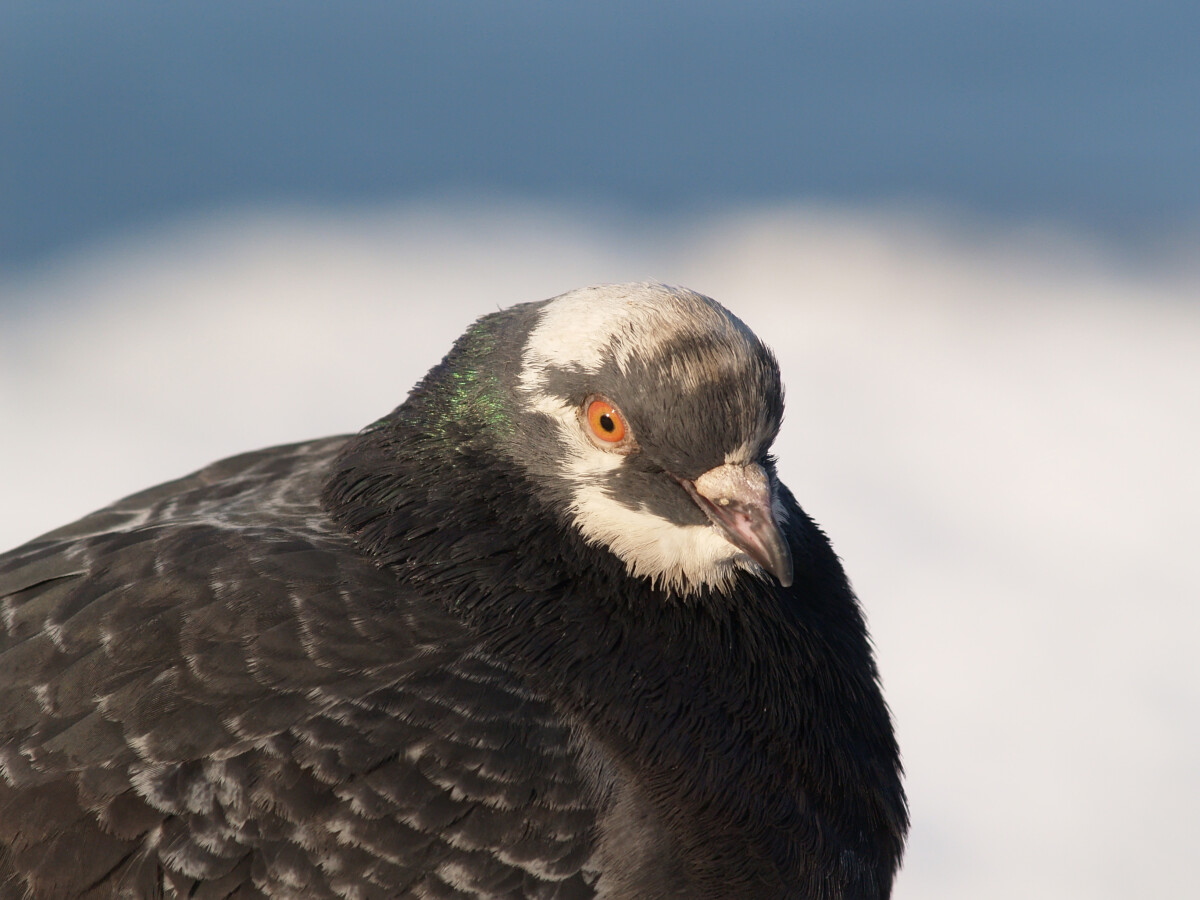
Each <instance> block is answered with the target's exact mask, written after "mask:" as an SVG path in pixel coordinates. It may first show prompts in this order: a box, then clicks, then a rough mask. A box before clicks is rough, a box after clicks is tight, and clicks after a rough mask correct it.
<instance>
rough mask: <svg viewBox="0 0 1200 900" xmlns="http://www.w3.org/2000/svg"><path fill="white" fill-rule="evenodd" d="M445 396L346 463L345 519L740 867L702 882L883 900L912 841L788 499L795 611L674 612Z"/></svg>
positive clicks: (846, 603)
mask: <svg viewBox="0 0 1200 900" xmlns="http://www.w3.org/2000/svg"><path fill="white" fill-rule="evenodd" d="M446 378H447V372H446V371H442V372H439V371H438V370H435V371H434V372H433V373H431V375H430V378H429V379H427V380H426V382H424V383H423V384H422V385H421V386H420V387H419V388H418V389H417V391H415V392H414V394H413V396H412V397H411V398H410V400H409V401H408V402H407V403H406V404H405V405H404V406H402V407H401V408H400V409H399V410H397V411H396V412H395V413H393V414H392V415H391V416H389V417H388V418H387V419H385V420H383V421H381V422H380V423H377V425H375V426H373V427H372V428H371V429H368V430H367V431H366V432H364V433H362V434H360V435H358V436H356V437H355V438H353V439H351V441H350V442H349V443H348V444H347V445H346V448H345V449H344V450H343V452H342V454H341V456H340V457H339V459H338V461H337V463H336V465H335V471H334V472H333V474H332V476H331V478H330V480H329V482H328V484H327V488H326V494H325V500H326V505H327V507H328V509H329V510H330V512H331V514H332V515H333V517H334V519H335V520H336V521H337V522H338V523H339V524H340V525H341V526H342V527H343V528H345V529H346V530H347V531H348V532H349V533H351V534H352V535H354V536H355V538H356V539H357V541H358V543H359V545H360V546H361V547H362V548H363V550H364V551H365V552H367V553H368V554H370V555H371V556H373V557H374V558H375V559H376V560H377V561H378V562H380V563H381V564H383V565H387V566H390V567H392V568H394V569H395V570H396V571H397V573H398V574H399V575H400V576H401V578H402V579H403V580H404V581H405V583H406V584H408V585H411V586H412V587H414V588H417V589H419V590H423V591H424V592H427V593H428V595H429V596H430V597H431V598H436V600H437V601H438V602H442V603H446V604H448V605H449V606H450V607H451V608H453V609H454V610H456V611H457V612H458V613H459V614H460V615H461V616H462V617H463V618H464V619H465V620H466V621H467V622H468V623H469V624H471V625H472V626H473V627H474V628H475V629H477V631H478V633H479V634H480V636H481V639H482V640H483V641H484V643H485V645H486V646H487V647H488V648H489V650H490V651H491V652H493V653H495V654H497V655H498V656H500V657H502V658H504V659H506V660H507V661H508V662H509V664H510V665H512V666H513V668H514V669H515V670H516V671H517V672H519V673H520V674H521V676H522V677H524V678H526V679H527V680H528V681H529V682H530V684H531V685H532V686H534V687H535V688H536V689H538V690H539V691H541V692H542V693H544V694H545V695H546V696H548V697H551V698H553V699H555V700H556V701H557V702H558V703H560V704H561V705H562V706H563V707H564V708H565V709H566V710H568V711H569V712H570V713H571V714H573V715H575V716H577V717H578V718H579V719H580V720H581V721H583V722H585V723H587V724H588V726H589V727H590V728H591V729H592V731H593V733H594V734H595V735H597V736H599V737H601V738H602V739H603V740H605V741H606V742H607V743H608V745H609V750H610V751H611V752H612V753H614V754H615V755H616V756H617V757H618V758H619V759H623V760H626V761H628V762H629V763H630V764H631V768H632V769H633V770H634V771H640V772H649V773H651V777H650V778H649V779H648V783H649V784H651V785H652V791H653V794H654V796H655V798H656V799H658V800H660V801H662V803H663V807H664V808H669V809H674V810H677V811H678V822H676V823H674V824H675V825H676V826H678V828H679V837H680V840H681V841H682V842H683V844H684V845H685V847H686V845H687V844H688V843H689V841H694V842H695V843H696V845H697V847H698V846H699V845H700V843H701V842H702V841H703V842H706V846H707V847H709V848H710V847H711V841H712V840H713V839H714V838H719V839H720V840H722V841H724V842H725V845H727V846H728V847H729V848H730V852H731V854H733V857H736V859H734V858H732V857H731V858H725V857H720V858H716V859H713V860H711V861H710V862H709V863H705V862H704V861H703V860H697V861H696V865H697V866H704V865H706V864H708V865H713V866H737V867H739V869H740V871H742V872H743V873H744V874H745V875H746V877H747V878H749V879H750V881H751V882H756V883H758V884H760V885H763V884H774V883H779V882H780V880H781V879H782V881H783V882H784V883H790V882H791V881H799V882H801V883H808V884H809V885H810V887H811V889H812V896H828V897H883V896H886V895H887V891H888V889H889V886H890V883H891V879H892V875H893V872H894V870H895V867H896V865H897V864H898V861H899V854H900V850H901V847H902V842H903V834H904V831H905V828H906V825H907V817H906V811H905V806H904V798H903V792H902V790H901V788H900V783H899V771H898V770H899V763H898V755H897V750H896V745H895V742H894V739H893V736H892V729H891V723H890V719H889V716H888V712H887V709H886V707H885V705H884V703H883V700H882V697H881V695H880V692H879V688H878V685H877V683H876V673H875V666H874V662H873V659H872V656H871V652H870V648H869V644H868V641H867V637H866V632H865V628H864V625H863V622H862V619H861V616H860V613H859V610H858V607H857V604H856V602H855V600H854V597H853V595H852V593H851V592H850V588H849V586H848V584H847V582H846V579H845V576H844V575H843V573H842V570H841V567H840V564H839V563H838V561H837V559H836V557H835V556H834V555H833V552H832V550H831V549H830V548H829V545H828V542H827V541H826V540H825V538H824V536H823V535H822V534H821V533H820V531H819V530H818V529H816V527H815V526H813V525H812V524H811V522H809V520H808V519H807V518H806V517H805V515H804V514H803V512H801V511H800V509H799V507H797V506H795V503H794V501H793V500H792V499H791V497H790V495H788V496H787V497H786V500H787V501H788V502H789V504H790V506H791V507H792V508H791V522H792V523H793V527H792V533H791V535H790V540H791V542H792V553H793V556H794V558H795V561H796V584H795V586H794V587H793V588H792V589H791V590H790V591H786V592H782V591H777V590H776V588H775V585H774V584H770V585H768V584H766V583H764V582H761V581H759V580H757V579H754V578H751V577H749V576H747V577H746V578H745V579H744V582H743V583H742V584H741V585H739V587H738V589H737V590H735V591H734V593H733V595H731V596H725V595H721V594H702V595H700V596H698V597H692V598H688V599H686V600H684V599H680V598H678V597H674V596H671V595H669V594H667V593H665V592H663V591H661V590H656V589H654V588H652V587H651V586H650V585H649V584H648V583H647V582H645V581H644V580H638V579H632V578H630V577H628V576H627V575H626V573H625V570H624V567H623V565H622V564H621V563H620V562H619V561H618V560H617V559H616V558H615V557H613V556H612V554H610V553H608V552H607V551H605V550H602V549H598V548H595V547H589V546H587V545H585V544H584V542H583V541H582V539H581V538H580V537H579V535H578V534H577V533H576V532H575V531H574V529H573V528H569V527H567V528H564V527H563V525H562V520H561V519H560V517H559V516H558V515H557V514H555V513H554V512H553V511H552V510H550V509H548V508H546V507H545V506H544V505H543V504H544V501H543V500H542V499H540V497H539V493H538V488H537V486H536V485H533V484H531V483H530V482H529V481H528V480H527V478H526V477H525V476H523V475H522V474H521V472H520V471H519V467H517V466H515V465H513V464H512V463H508V462H506V461H505V460H504V459H503V457H501V456H500V455H499V454H497V453H496V452H495V451H494V446H493V445H492V439H491V438H489V430H488V427H482V425H483V423H481V422H480V421H479V420H478V418H479V415H480V411H479V409H478V408H476V409H474V410H472V411H468V413H467V415H466V417H465V419H464V418H456V417H454V416H450V415H448V411H447V408H446V405H447V403H448V402H450V401H449V400H448V395H449V394H450V393H451V392H453V391H454V390H455V389H456V388H455V384H454V383H453V382H451V383H450V384H447V383H446ZM469 405H470V404H468V406H469ZM463 409H464V407H463V406H462V405H461V404H460V406H459V410H458V411H459V412H460V413H461V412H462V411H463ZM472 420H474V421H472ZM494 424H495V423H493V426H494ZM489 427H491V426H489ZM814 856H815V857H816V859H814Z"/></svg>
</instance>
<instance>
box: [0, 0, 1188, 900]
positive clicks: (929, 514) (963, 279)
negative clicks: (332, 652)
mask: <svg viewBox="0 0 1200 900" xmlns="http://www.w3.org/2000/svg"><path fill="white" fill-rule="evenodd" d="M1198 42H1200V7H1198V6H1196V5H1195V4H1194V3H1184V2H1178V3H1170V2H1150V3H1144V4H1129V3H1121V2H1116V0H1093V2H1086V3H1085V2H1076V0H1059V2H1055V3H1052V4H1047V3H1044V2H1032V0H1009V2H1004V3H992V2H973V3H951V2H934V0H915V2H911V3H904V4H900V3H892V2H884V0H873V2H856V0H841V2H833V0H814V2H809V3H803V4H801V3H794V2H755V0H743V2H738V3H732V2H730V3H717V2H690V3H683V2H644V0H643V2H631V0H613V2H608V3H604V4H599V3H588V4H585V3H576V2H563V0H557V2H533V0H512V2H507V3H498V2H487V0H470V2H467V0H438V2H436V3H432V2H429V3H408V2H398V0H389V2H382V0H381V2H365V0H341V2H338V3H316V2H299V0H290V2H270V0H259V2H255V3H242V2H237V0H206V2H203V3H199V2H179V3H171V4H162V3H158V2H151V0H142V2H139V0H110V2H107V3H104V4H93V3H75V2H57V0H53V2H48V0H4V2H0V547H8V546H12V545H15V544H17V543H20V542H21V541H23V540H25V539H27V538H30V537H32V536H34V535H35V534H37V533H39V532H41V531H45V530H47V529H49V528H51V527H53V526H55V525H58V524H61V523H63V522H64V521H67V520H69V519H71V518H73V517H76V516H78V515H81V514H83V513H85V512H88V511H89V510H91V509H94V508H96V507H98V506H100V505H102V504H104V503H107V502H109V501H111V500H113V499H115V498H116V497H118V496H121V495H123V494H125V493H129V492H131V491H133V490H136V489H138V488H140V487H143V486H146V485H148V484H150V483H154V482H157V481H160V480H164V479H166V478H170V477H173V476H176V475H180V474H182V473H184V472H186V471H189V470H190V469H193V468H196V467H198V466H200V465H202V464H204V463H206V462H209V461H210V460H212V459H215V458H217V457H219V456H221V455H227V454H230V453H234V452H237V451H240V450H244V449H250V448H253V447H259V446H265V445H268V444H272V443H281V442H284V441H290V440H298V439H302V438H306V437H312V436H316V435H320V434H326V433H333V432H339V431H351V430H356V429H357V428H359V427H361V426H362V425H364V424H366V423H367V422H369V421H371V420H372V419H374V418H376V417H377V416H379V415H380V414H382V413H384V412H385V411H387V410H389V409H390V408H392V407H393V406H395V405H396V404H397V403H398V402H399V401H400V400H401V399H403V397H404V395H405V393H406V392H407V390H408V389H409V387H410V386H411V385H412V383H413V382H414V380H415V379H416V378H417V377H419V375H420V374H421V373H422V372H424V371H425V370H426V369H427V368H428V367H429V366H430V365H431V364H433V363H434V362H436V360H437V359H438V358H439V357H440V355H441V354H442V353H443V352H444V351H445V350H446V349H447V348H448V346H449V344H450V342H451V341H452V340H453V338H454V337H455V336H456V335H457V334H459V333H460V332H461V331H462V330H463V328H464V327H465V326H466V325H467V323H469V322H470V321H471V320H472V319H473V318H474V317H476V316H477V315H479V314H481V313H483V312H486V311H488V310H492V309H495V308H497V307H500V306H506V305H508V304H511V303H515V302H520V301H523V300H532V299H541V298H544V297H548V296H552V295H554V294H557V293H560V292H562V291H564V290H567V289H570V288H572V287H577V286H580V285H583V284H588V283H593V282H600V281H625V280H641V279H657V280H664V281H668V282H675V283H682V284H686V285H688V286H690V287H693V288H696V289H698V290H701V291H703V292H705V293H708V294H711V295H713V296H715V297H717V298H718V299H720V300H721V301H723V302H724V303H725V304H726V305H728V306H729V307H731V308H732V309H733V310H734V311H735V312H737V313H738V314H739V315H741V316H742V318H744V319H745V320H746V321H747V322H748V323H749V324H750V325H751V326H752V327H754V328H755V329H756V330H757V331H758V332H759V333H760V334H761V335H763V336H764V337H765V338H766V339H767V340H768V341H769V342H770V343H771V344H773V345H774V347H775V348H776V349H777V351H778V353H779V356H780V359H781V363H782V366H783V370H784V377H785V381H786V384H787V388H788V400H789V406H788V418H787V421H786V423H785V427H784V430H783V433H782V434H781V436H780V441H779V445H778V452H779V455H780V457H781V470H782V473H783V476H784V478H785V480H786V481H787V482H788V483H789V485H790V486H791V487H792V489H793V490H794V491H795V493H796V495H797V496H798V497H799V498H800V500H801V502H802V503H803V504H804V505H805V506H806V508H807V509H808V510H809V512H810V513H812V514H813V515H814V516H815V517H816V518H817V520H818V521H820V522H821V523H822V524H823V525H824V526H825V528H826V529H827V530H828V531H829V533H830V534H831V536H832V537H833V540H834V543H835V545H836V547H837V548H838V550H839V552H840V553H841V555H842V556H843V558H844V559H845V561H846V564H847V567H848V569H849V571H850V573H851V575H852V577H853V579H854V582H855V584H856V587H857V588H858V591H859V593H860V595H861V597H862V599H863V603H864V605H865V608H866V610H867V614H868V617H869V621H870V624H871V627H872V630H873V633H874V636H875V640H876V643H877V645H878V651H879V658H880V664H881V668H882V671H883V676H884V680H885V686H886V689H887V693H888V697H889V700H890V702H891V704H892V707H893V709H894V711H895V714H896V719H897V724H898V728H899V734H900V739H901V742H902V745H903V748H904V751H905V761H906V766H907V770H908V789H909V793H910V797H911V803H912V812H913V831H912V838H911V843H910V849H909V853H908V857H907V861H906V865H905V869H904V871H903V873H902V874H901V877H900V879H899V882H898V885H897V889H896V896H897V897H898V898H906V900H912V898H934V900H940V898H946V900H950V898H963V897H970V898H1011V897H1017V896H1019V897H1029V898H1074V897H1087V898H1118V897H1166V896H1186V895H1188V894H1190V893H1191V892H1193V891H1194V884H1195V875H1194V873H1195V859H1196V847H1197V845H1198V844H1200V813H1198V812H1197V810H1198V809H1200V662H1198V661H1197V658H1198V654H1197V650H1196V645H1197V634H1198V633H1200V513H1198V512H1197V508H1198V507H1200V474H1198V472H1200V466H1198V464H1197V458H1198V456H1200V53H1198V52H1197V46H1198V45H1200V44H1198Z"/></svg>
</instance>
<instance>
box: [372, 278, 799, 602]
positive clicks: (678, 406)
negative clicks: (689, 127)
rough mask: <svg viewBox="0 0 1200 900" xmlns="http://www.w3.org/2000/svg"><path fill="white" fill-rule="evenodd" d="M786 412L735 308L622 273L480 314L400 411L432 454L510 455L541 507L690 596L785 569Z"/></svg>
mask: <svg viewBox="0 0 1200 900" xmlns="http://www.w3.org/2000/svg"><path fill="white" fill-rule="evenodd" d="M782 414H783V394H782V388H781V386H780V378H779V368H778V365H777V363H776V361H775V358H774V356H773V355H772V354H771V352H770V351H769V350H768V349H767V348H766V346H765V345H764V344H763V343H762V342H761V341H760V340H759V339H758V338H757V337H756V336H755V335H754V334H753V333H752V332H751V331H750V329H749V328H747V327H746V326H745V325H744V324H743V323H742V322H741V321H739V320H738V319H737V318H736V317H734V316H733V315H732V314H731V313H729V312H728V311H727V310H726V309H724V308H723V307H722V306H720V305H719V304H718V303H716V302H715V301H713V300H711V299H709V298H707V297H704V296H701V295H700V294H696V293H694V292H691V291H687V290H683V289H680V288H675V287H668V286H666V285H661V284H622V285H602V286H597V287H590V288H584V289H582V290H577V291H572V292H570V293H567V294H564V295H562V296H559V297H555V298H553V299H551V300H546V301H542V302H540V303H530V304H523V305H520V306H516V307H513V308H511V309H508V310H503V311H500V312H497V313H493V314H491V315H489V316H485V317H484V318H482V319H480V320H479V321H478V322H476V323H475V324H474V325H473V326H472V327H471V328H470V329H469V330H468V332H467V333H466V334H465V335H463V337H462V338H460V340H459V341H458V343H457V344H456V345H455V348H454V350H453V351H451V353H450V354H449V355H448V356H447V357H446V359H445V360H444V361H443V362H442V363H441V364H440V365H439V366H437V367H435V368H434V370H433V371H431V372H430V374H429V375H428V376H427V377H426V379H425V380H424V381H423V382H422V384H420V385H418V387H417V389H416V390H415V391H414V393H413V395H412V397H410V399H409V401H408V402H407V403H406V404H405V405H404V406H402V407H401V408H400V409H399V410H397V412H396V413H395V414H393V415H394V417H395V419H396V421H397V422H399V423H400V425H401V426H402V427H406V428H408V429H409V430H410V432H415V433H417V434H418V435H421V436H423V437H424V440H423V441H422V440H418V441H417V443H418V444H420V445H422V446H428V447H429V448H430V451H429V452H432V453H437V454H445V453H447V452H450V451H451V449H452V448H453V450H454V452H457V451H458V450H459V449H461V448H473V449H474V451H476V452H477V453H478V452H480V451H482V452H484V453H486V454H487V457H488V459H491V460H494V459H497V458H499V459H502V460H503V464H504V465H505V466H507V467H509V468H510V469H511V470H513V471H514V472H516V473H518V474H519V475H520V476H521V477H522V480H523V481H524V482H526V483H528V484H529V485H531V487H532V490H531V491H530V493H531V494H533V495H534V497H535V499H534V502H535V503H537V504H538V505H539V506H540V508H541V509H542V510H543V512H544V513H545V514H546V515H549V516H553V517H556V518H557V519H558V520H559V521H560V524H562V525H563V526H564V527H569V528H574V529H576V530H577V531H578V532H579V534H580V535H582V537H583V539H584V541H585V542H586V543H587V544H589V545H592V546H593V547H597V548H602V549H603V550H606V551H608V552H611V553H612V554H614V555H615V556H616V557H617V558H618V559H619V560H620V561H621V562H622V563H623V564H624V568H625V570H626V572H627V573H628V574H629V575H631V576H633V577H635V578H644V579H647V580H649V581H651V582H652V583H654V584H655V585H657V586H659V587H662V588H664V589H667V590H670V591H674V592H678V593H684V594H687V593H691V592H694V591H698V590H702V589H705V588H711V589H716V590H725V589H728V588H729V587H730V586H731V585H732V584H733V582H734V579H735V577H736V576H737V575H738V573H740V572H749V573H753V574H756V575H758V576H760V577H763V578H774V579H776V580H778V581H779V582H780V583H781V584H783V585H784V586H787V585H790V584H791V580H792V560H791V555H790V553H789V550H788V546H787V542H786V540H785V539H784V537H783V534H782V532H781V527H780V526H781V524H782V518H783V516H784V512H783V508H782V504H781V503H780V502H779V499H778V484H777V480H776V476H775V471H774V465H773V462H772V459H771V457H770V456H769V449H770V446H771V443H772V441H773V440H774V438H775V435H776V433H777V432H778V430H779V423H780V419H781V417H782ZM388 421H389V420H384V423H383V424H385V425H386V423H388ZM409 437H410V438H411V437H412V435H411V433H410V434H409ZM392 443H393V445H394V446H395V447H396V448H397V450H399V443H400V442H399V441H398V440H394V441H393V442H392ZM408 443H409V446H410V447H411V444H412V441H411V440H410V441H409V442H408ZM393 493H394V494H397V495H398V494H399V492H398V491H395V492H393Z"/></svg>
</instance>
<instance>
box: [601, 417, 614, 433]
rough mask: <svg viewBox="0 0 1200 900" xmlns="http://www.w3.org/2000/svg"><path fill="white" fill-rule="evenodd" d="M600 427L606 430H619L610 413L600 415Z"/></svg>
mask: <svg viewBox="0 0 1200 900" xmlns="http://www.w3.org/2000/svg"><path fill="white" fill-rule="evenodd" d="M600 427H601V428H603V429H604V430H605V431H616V430H617V426H616V423H614V422H613V420H612V416H610V415H609V414H608V413H604V415H602V416H601V417H600Z"/></svg>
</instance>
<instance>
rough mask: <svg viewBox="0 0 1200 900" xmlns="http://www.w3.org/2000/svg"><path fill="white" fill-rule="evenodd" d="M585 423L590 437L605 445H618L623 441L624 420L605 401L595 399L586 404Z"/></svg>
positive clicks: (613, 407) (614, 408) (615, 409)
mask: <svg viewBox="0 0 1200 900" xmlns="http://www.w3.org/2000/svg"><path fill="white" fill-rule="evenodd" d="M587 422H588V427H589V428H590V429H591V430H592V436H593V437H595V438H596V439H597V440H601V441H604V442H605V443H606V444H618V443H620V442H621V441H623V440H624V439H625V430H626V429H625V420H624V419H623V418H622V417H621V413H620V412H619V411H618V410H617V408H616V407H615V406H613V405H612V404H611V403H609V402H608V401H607V400H603V399H600V398H595V399H593V400H590V401H589V402H588V404H587Z"/></svg>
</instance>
